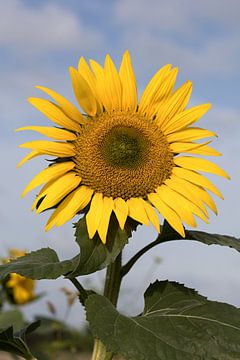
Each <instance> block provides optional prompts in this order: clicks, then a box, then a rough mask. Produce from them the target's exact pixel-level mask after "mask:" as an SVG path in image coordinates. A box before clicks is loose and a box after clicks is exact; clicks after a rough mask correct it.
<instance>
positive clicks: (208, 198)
mask: <svg viewBox="0 0 240 360" xmlns="http://www.w3.org/2000/svg"><path fill="white" fill-rule="evenodd" d="M192 185H193V184H192ZM193 186H195V192H196V193H198V194H199V195H200V196H201V199H202V201H203V202H204V203H205V204H206V205H207V206H208V207H209V209H211V210H212V211H213V212H214V213H215V214H216V215H217V214H218V211H217V207H216V204H215V202H214V201H213V199H212V198H211V196H210V195H209V193H208V192H207V191H206V190H204V189H203V188H201V187H199V186H197V185H193Z"/></svg>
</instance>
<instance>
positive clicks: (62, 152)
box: [19, 140, 76, 157]
mask: <svg viewBox="0 0 240 360" xmlns="http://www.w3.org/2000/svg"><path fill="white" fill-rule="evenodd" d="M19 147H20V148H27V149H32V150H36V151H38V152H40V153H42V154H47V155H51V156H58V157H68V156H74V155H75V154H76V149H75V147H74V145H73V144H68V143H62V142H57V141H46V140H34V141H29V142H26V143H24V144H21V145H19Z"/></svg>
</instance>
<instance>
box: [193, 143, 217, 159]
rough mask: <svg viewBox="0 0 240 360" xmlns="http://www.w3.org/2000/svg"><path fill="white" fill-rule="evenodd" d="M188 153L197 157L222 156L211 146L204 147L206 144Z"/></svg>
mask: <svg viewBox="0 0 240 360" xmlns="http://www.w3.org/2000/svg"><path fill="white" fill-rule="evenodd" d="M208 143H209V142H208ZM187 152H188V153H189V154H197V155H203V156H221V155H222V154H221V153H220V152H219V151H217V150H215V149H213V148H212V147H211V146H208V145H204V144H202V146H200V147H197V148H194V149H191V150H188V151H187Z"/></svg>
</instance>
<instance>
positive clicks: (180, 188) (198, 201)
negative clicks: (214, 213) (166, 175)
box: [164, 174, 208, 217]
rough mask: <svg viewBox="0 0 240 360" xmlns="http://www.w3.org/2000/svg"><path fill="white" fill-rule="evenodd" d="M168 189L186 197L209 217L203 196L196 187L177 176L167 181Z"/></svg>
mask: <svg viewBox="0 0 240 360" xmlns="http://www.w3.org/2000/svg"><path fill="white" fill-rule="evenodd" d="M164 183H165V184H166V185H167V186H168V187H170V188H171V189H173V190H175V191H177V192H178V193H179V194H181V195H183V196H185V197H186V198H187V199H188V200H190V201H191V202H193V203H194V204H195V205H197V206H198V207H199V208H200V209H201V210H202V211H203V212H204V214H205V215H206V216H207V217H208V212H207V210H206V208H205V206H204V204H203V203H202V198H201V196H200V195H201V194H200V193H199V192H198V191H197V189H196V186H195V185H193V184H192V183H190V182H188V181H186V180H184V179H181V178H178V177H177V176H175V175H173V174H172V175H171V178H170V179H167V180H165V182H164Z"/></svg>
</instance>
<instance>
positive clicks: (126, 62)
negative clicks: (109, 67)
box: [119, 51, 138, 111]
mask: <svg viewBox="0 0 240 360" xmlns="http://www.w3.org/2000/svg"><path fill="white" fill-rule="evenodd" d="M119 77H120V79H121V83H122V110H125V111H129V110H131V111H136V109H137V101H138V94H137V84H136V77H135V74H134V70H133V67H132V63H131V57H130V54H129V52H128V51H126V52H125V53H124V55H123V58H122V63H121V66H120V70H119Z"/></svg>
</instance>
